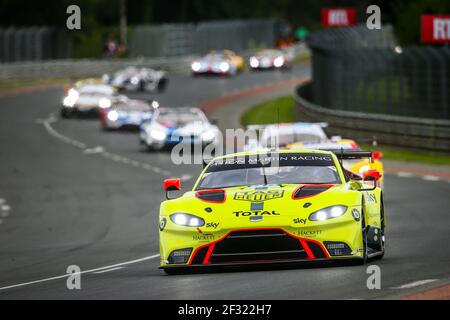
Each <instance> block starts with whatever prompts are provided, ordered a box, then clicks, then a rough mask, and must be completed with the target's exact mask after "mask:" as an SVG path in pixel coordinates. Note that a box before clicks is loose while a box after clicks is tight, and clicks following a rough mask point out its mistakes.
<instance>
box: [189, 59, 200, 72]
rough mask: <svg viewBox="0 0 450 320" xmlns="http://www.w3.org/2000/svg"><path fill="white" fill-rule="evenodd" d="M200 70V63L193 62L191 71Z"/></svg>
mask: <svg viewBox="0 0 450 320" xmlns="http://www.w3.org/2000/svg"><path fill="white" fill-rule="evenodd" d="M200 68H201V64H200V62H197V61H195V62H193V63H192V64H191V69H192V71H194V72H198V71H200Z"/></svg>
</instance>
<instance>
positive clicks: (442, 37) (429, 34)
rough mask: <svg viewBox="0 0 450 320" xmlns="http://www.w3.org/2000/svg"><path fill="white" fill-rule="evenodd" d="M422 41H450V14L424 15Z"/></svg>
mask: <svg viewBox="0 0 450 320" xmlns="http://www.w3.org/2000/svg"><path fill="white" fill-rule="evenodd" d="M422 42H423V43H448V42H450V15H423V16H422Z"/></svg>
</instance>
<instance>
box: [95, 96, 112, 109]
mask: <svg viewBox="0 0 450 320" xmlns="http://www.w3.org/2000/svg"><path fill="white" fill-rule="evenodd" d="M98 106H99V107H100V108H102V109H107V108H109V107H111V100H109V99H107V98H101V99H100V101H99V102H98Z"/></svg>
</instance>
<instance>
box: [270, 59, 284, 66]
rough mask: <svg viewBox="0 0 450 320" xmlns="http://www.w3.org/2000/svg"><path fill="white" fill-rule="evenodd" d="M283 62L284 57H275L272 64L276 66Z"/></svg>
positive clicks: (281, 64)
mask: <svg viewBox="0 0 450 320" xmlns="http://www.w3.org/2000/svg"><path fill="white" fill-rule="evenodd" d="M283 64H284V58H283V57H277V58H276V59H275V60H274V61H273V65H274V66H275V67H277V68H279V67H281V66H283Z"/></svg>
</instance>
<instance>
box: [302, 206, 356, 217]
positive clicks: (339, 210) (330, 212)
mask: <svg viewBox="0 0 450 320" xmlns="http://www.w3.org/2000/svg"><path fill="white" fill-rule="evenodd" d="M347 208H348V207H347V206H344V205H337V206H331V207H326V208H323V209H320V210H318V211H316V212H313V213H311V214H310V215H309V220H311V221H325V220H328V219H333V218H337V217H340V216H342V215H343V214H344V213H345V212H346V211H347Z"/></svg>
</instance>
